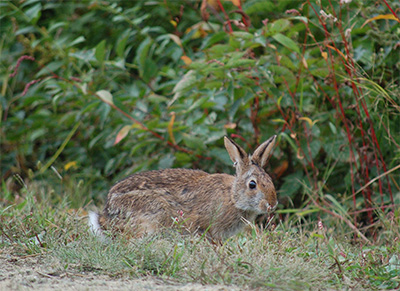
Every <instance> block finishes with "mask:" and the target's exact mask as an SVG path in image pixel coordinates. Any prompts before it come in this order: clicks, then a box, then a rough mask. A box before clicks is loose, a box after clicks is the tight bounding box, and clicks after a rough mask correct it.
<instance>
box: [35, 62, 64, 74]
mask: <svg viewBox="0 0 400 291" xmlns="http://www.w3.org/2000/svg"><path fill="white" fill-rule="evenodd" d="M62 65H63V62H51V63H49V64H47V65H46V66H45V67H44V68H42V69H41V70H40V71H39V72H38V73H37V74H36V77H40V76H43V75H50V74H52V73H53V72H55V71H57V70H58V69H59V68H60V67H61V66H62Z"/></svg>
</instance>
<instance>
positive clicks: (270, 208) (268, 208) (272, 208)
mask: <svg viewBox="0 0 400 291" xmlns="http://www.w3.org/2000/svg"><path fill="white" fill-rule="evenodd" d="M277 206H278V201H276V203H275V205H274V206H271V205H269V203H268V207H267V211H268V212H272V211H274V210H275V209H276V207H277Z"/></svg>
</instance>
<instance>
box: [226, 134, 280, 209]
mask: <svg viewBox="0 0 400 291" xmlns="http://www.w3.org/2000/svg"><path fill="white" fill-rule="evenodd" d="M275 139H276V135H274V136H273V137H271V138H270V139H268V140H267V141H266V142H264V143H262V144H261V145H260V146H259V147H258V148H257V149H256V150H255V151H254V153H253V154H252V155H247V153H246V152H245V151H244V150H243V149H242V148H241V147H240V146H239V145H238V144H236V143H235V142H234V141H233V140H231V139H229V138H228V137H225V140H224V142H225V147H226V149H227V151H228V153H229V156H230V158H231V160H232V161H233V164H234V166H235V167H236V179H235V183H234V185H233V194H232V195H233V197H232V198H233V200H234V203H235V205H236V207H237V208H239V209H241V210H244V211H249V212H253V213H255V214H265V213H269V212H271V211H273V210H274V209H275V208H276V206H277V205H278V201H277V197H276V191H275V187H274V184H273V183H272V179H271V177H270V176H269V175H268V174H267V173H266V172H265V170H264V167H265V165H266V164H267V161H268V157H269V155H270V153H271V151H272V149H273V147H274V145H275Z"/></svg>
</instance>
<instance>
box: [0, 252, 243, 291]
mask: <svg viewBox="0 0 400 291" xmlns="http://www.w3.org/2000/svg"><path fill="white" fill-rule="evenodd" d="M47 261H48V260H46V258H45V257H43V256H42V255H36V256H24V257H19V256H15V255H13V254H12V253H8V252H7V250H6V249H3V250H0V291H3V290H4V291H6V290H7V291H8V290H44V291H46V290H63V291H69V290H96V291H97V290H139V291H141V290H171V291H172V290H181V291H189V290H193V291H197V290H212V291H217V290H218V291H223V290H235V288H232V286H221V285H207V286H204V285H201V284H193V283H189V284H179V283H176V282H173V281H166V280H164V279H160V278H156V277H150V276H149V277H146V278H139V279H132V278H115V277H112V276H108V275H99V274H96V273H93V272H69V271H60V270H61V269H62V268H60V266H57V267H55V266H52V265H51V264H49V263H48V262H47ZM236 290H239V289H236Z"/></svg>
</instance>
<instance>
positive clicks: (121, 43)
mask: <svg viewBox="0 0 400 291" xmlns="http://www.w3.org/2000/svg"><path fill="white" fill-rule="evenodd" d="M128 38H129V35H126V36H125V37H123V38H121V39H120V40H119V41H118V44H117V48H116V52H117V56H119V57H120V58H125V56H124V53H125V47H126V42H127V41H128Z"/></svg>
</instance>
